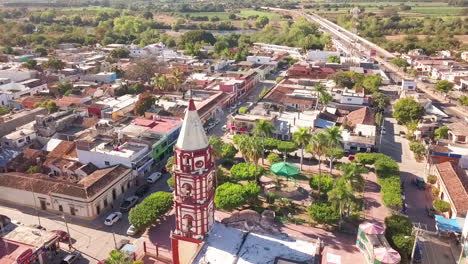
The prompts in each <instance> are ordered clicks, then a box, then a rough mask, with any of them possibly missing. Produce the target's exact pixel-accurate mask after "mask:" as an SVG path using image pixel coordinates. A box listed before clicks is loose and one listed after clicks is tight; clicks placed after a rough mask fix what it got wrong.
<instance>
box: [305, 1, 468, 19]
mask: <svg viewBox="0 0 468 264" xmlns="http://www.w3.org/2000/svg"><path fill="white" fill-rule="evenodd" d="M402 4H404V5H406V6H410V7H411V10H405V11H399V14H400V15H401V16H411V17H419V16H460V15H463V14H462V13H461V12H462V10H463V8H462V7H455V6H449V5H448V4H447V3H443V2H379V3H376V2H360V3H352V5H355V6H361V7H364V8H365V11H366V12H373V13H377V14H378V13H381V12H382V7H383V8H385V7H398V6H400V5H402ZM331 6H334V5H331ZM350 9H351V8H349V7H346V8H342V7H338V8H334V7H332V8H323V7H322V8H320V9H319V10H317V9H308V11H312V12H316V13H319V14H325V15H330V16H332V17H334V16H336V15H340V14H346V13H348V12H349V10H350Z"/></svg>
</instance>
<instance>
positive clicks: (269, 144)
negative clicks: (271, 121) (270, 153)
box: [263, 138, 280, 150]
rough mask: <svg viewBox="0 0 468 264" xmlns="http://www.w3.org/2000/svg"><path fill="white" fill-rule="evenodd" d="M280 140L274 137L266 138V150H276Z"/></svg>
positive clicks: (264, 141)
mask: <svg viewBox="0 0 468 264" xmlns="http://www.w3.org/2000/svg"><path fill="white" fill-rule="evenodd" d="M279 142H280V141H279V140H277V139H274V138H265V139H264V140H263V143H264V144H265V145H264V147H265V149H266V150H274V149H277V148H278V143H279Z"/></svg>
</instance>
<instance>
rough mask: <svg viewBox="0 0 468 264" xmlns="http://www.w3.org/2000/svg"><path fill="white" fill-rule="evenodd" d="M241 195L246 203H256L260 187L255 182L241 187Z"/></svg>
mask: <svg viewBox="0 0 468 264" xmlns="http://www.w3.org/2000/svg"><path fill="white" fill-rule="evenodd" d="M242 188H243V194H244V197H245V199H246V200H247V202H248V203H253V202H255V201H257V199H258V194H260V186H258V185H257V184H256V183H255V182H249V183H247V184H246V185H244V186H243V187H242Z"/></svg>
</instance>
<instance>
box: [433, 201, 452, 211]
mask: <svg viewBox="0 0 468 264" xmlns="http://www.w3.org/2000/svg"><path fill="white" fill-rule="evenodd" d="M434 209H436V210H437V211H439V212H441V213H445V212H448V211H449V210H450V204H449V203H448V202H446V201H444V200H435V201H434Z"/></svg>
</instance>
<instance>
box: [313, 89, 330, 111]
mask: <svg viewBox="0 0 468 264" xmlns="http://www.w3.org/2000/svg"><path fill="white" fill-rule="evenodd" d="M314 90H315V93H316V96H317V100H316V102H315V110H317V108H318V104H319V102H320V103H321V104H322V105H326V104H328V103H329V102H330V101H331V100H332V99H333V97H332V96H331V94H329V93H328V92H327V90H326V88H325V86H324V85H323V84H317V85H315V86H314Z"/></svg>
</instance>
